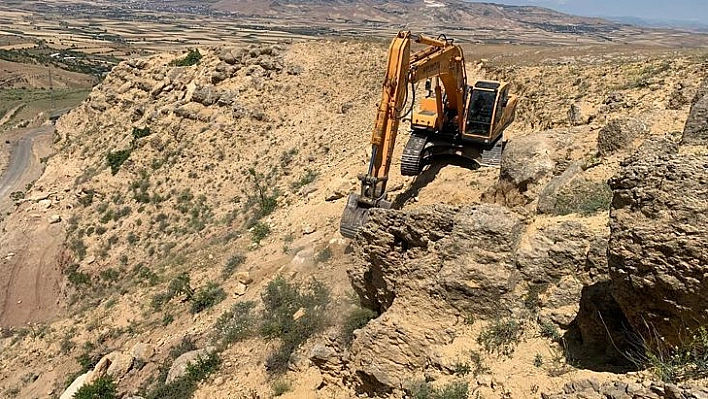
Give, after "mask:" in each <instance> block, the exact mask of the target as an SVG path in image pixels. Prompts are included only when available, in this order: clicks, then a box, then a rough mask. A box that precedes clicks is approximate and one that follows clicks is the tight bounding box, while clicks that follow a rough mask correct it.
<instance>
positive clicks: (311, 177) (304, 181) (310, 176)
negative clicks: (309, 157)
mask: <svg viewBox="0 0 708 399" xmlns="http://www.w3.org/2000/svg"><path fill="white" fill-rule="evenodd" d="M315 179H317V172H315V171H312V170H309V169H308V170H307V171H306V172H305V174H304V175H302V177H300V180H298V181H296V182H294V183H293V184H292V188H293V189H294V190H298V189H300V188H302V187H303V186H306V185H308V184H310V183H312V182H313V181H315Z"/></svg>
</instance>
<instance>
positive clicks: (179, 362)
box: [165, 346, 216, 384]
mask: <svg viewBox="0 0 708 399" xmlns="http://www.w3.org/2000/svg"><path fill="white" fill-rule="evenodd" d="M214 351H216V348H214V347H213V346H208V347H206V348H203V349H197V350H194V351H191V352H187V353H184V354H182V355H181V356H180V357H178V358H177V359H175V361H174V362H172V367H170V371H169V372H168V373H167V379H166V380H165V383H166V384H169V383H170V382H172V381H174V380H176V379H178V378H180V377H182V376H184V375H185V374H187V367H188V366H189V365H190V364H194V363H196V362H198V361H199V360H200V359H204V358H206V357H208V356H209V355H210V354H212V353H214Z"/></svg>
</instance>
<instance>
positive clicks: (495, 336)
mask: <svg viewBox="0 0 708 399" xmlns="http://www.w3.org/2000/svg"><path fill="white" fill-rule="evenodd" d="M522 334H523V325H522V324H521V323H519V322H518V321H516V320H513V319H507V320H496V321H495V322H494V323H492V324H490V325H489V326H488V327H487V328H485V329H484V330H482V332H481V333H480V334H479V336H478V337H477V342H478V343H479V344H481V345H483V346H484V350H486V351H487V352H488V353H499V354H502V355H505V356H511V354H512V353H514V349H515V347H516V345H517V344H518V343H519V341H520V340H521V335H522Z"/></svg>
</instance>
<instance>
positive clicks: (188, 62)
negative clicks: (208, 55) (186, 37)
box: [170, 49, 202, 67]
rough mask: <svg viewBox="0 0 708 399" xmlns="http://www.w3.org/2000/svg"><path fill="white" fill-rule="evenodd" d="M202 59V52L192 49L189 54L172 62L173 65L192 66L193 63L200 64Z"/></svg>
mask: <svg viewBox="0 0 708 399" xmlns="http://www.w3.org/2000/svg"><path fill="white" fill-rule="evenodd" d="M201 59H202V54H201V53H200V52H199V50H198V49H193V50H192V49H190V50H189V51H188V52H187V55H186V56H184V58H179V59H177V60H174V61H172V62H170V65H171V66H178V67H184V66H192V65H197V64H199V61H201Z"/></svg>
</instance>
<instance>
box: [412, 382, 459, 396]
mask: <svg viewBox="0 0 708 399" xmlns="http://www.w3.org/2000/svg"><path fill="white" fill-rule="evenodd" d="M406 391H407V392H408V394H409V395H410V397H411V398H413V399H467V395H468V394H469V384H468V383H467V382H466V381H453V382H451V383H449V384H446V385H443V386H441V387H439V388H434V387H433V386H432V385H431V384H430V383H429V382H427V381H418V382H415V383H413V384H412V385H411V386H410V387H409V388H408V389H406Z"/></svg>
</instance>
